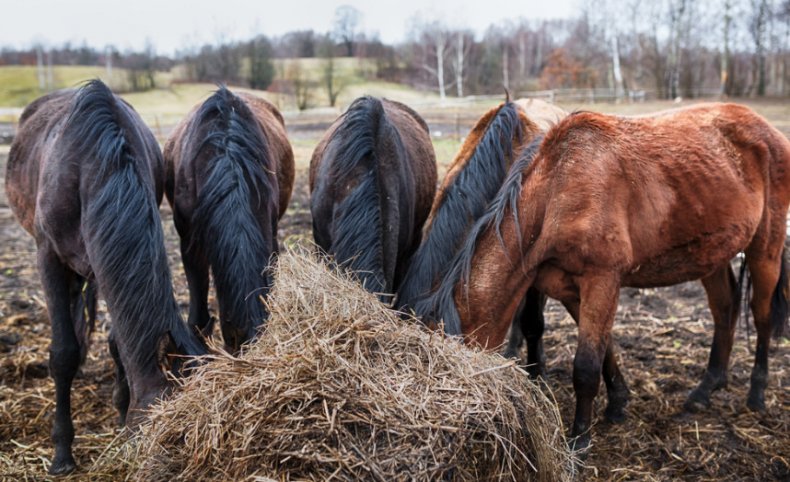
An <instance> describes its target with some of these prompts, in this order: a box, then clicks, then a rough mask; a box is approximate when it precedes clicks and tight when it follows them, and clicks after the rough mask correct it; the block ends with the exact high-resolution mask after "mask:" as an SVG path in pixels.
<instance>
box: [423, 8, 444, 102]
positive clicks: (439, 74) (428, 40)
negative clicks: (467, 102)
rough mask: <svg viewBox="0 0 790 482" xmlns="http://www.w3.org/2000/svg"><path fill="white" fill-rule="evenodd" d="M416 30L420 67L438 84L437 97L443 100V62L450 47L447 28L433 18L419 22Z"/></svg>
mask: <svg viewBox="0 0 790 482" xmlns="http://www.w3.org/2000/svg"><path fill="white" fill-rule="evenodd" d="M416 32H417V36H416V37H417V38H416V42H415V45H416V46H417V48H419V49H421V50H423V55H422V56H421V58H420V62H421V67H422V69H423V70H425V71H426V72H427V73H428V74H429V75H430V76H431V77H432V78H433V79H434V81H435V82H436V85H437V86H438V90H439V98H440V99H441V100H444V99H445V98H446V96H447V94H446V87H447V84H446V82H445V79H444V64H445V62H446V60H447V56H448V53H449V49H450V45H449V40H450V39H449V35H448V32H447V29H446V28H445V27H444V25H442V24H441V23H440V22H439V21H438V20H435V21H433V22H430V23H422V24H419V25H418V27H417V28H416Z"/></svg>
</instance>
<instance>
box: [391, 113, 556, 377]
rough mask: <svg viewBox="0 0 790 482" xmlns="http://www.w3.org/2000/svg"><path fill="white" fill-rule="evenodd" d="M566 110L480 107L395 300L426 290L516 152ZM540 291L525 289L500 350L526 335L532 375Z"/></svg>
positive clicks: (410, 300)
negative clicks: (508, 336) (505, 343)
mask: <svg viewBox="0 0 790 482" xmlns="http://www.w3.org/2000/svg"><path fill="white" fill-rule="evenodd" d="M566 115H567V112H565V111H564V110H562V109H560V108H559V107H556V106H554V105H551V104H548V103H546V102H543V101H541V100H526V99H520V100H516V101H512V102H511V101H510V100H509V99H508V100H506V101H505V102H504V103H502V104H499V105H498V106H496V107H494V108H493V109H491V110H489V111H488V112H486V113H485V114H484V115H483V116H482V117H481V118H480V120H478V121H477V123H476V124H475V126H474V127H473V128H472V131H471V132H470V133H469V135H468V136H467V137H466V139H465V140H464V143H463V145H462V146H461V149H460V151H459V152H458V154H457V155H456V156H455V159H454V160H453V162H452V164H451V165H450V168H449V169H448V171H447V174H446V175H445V177H444V180H443V181H442V184H441V186H440V187H439V191H438V192H437V195H436V198H435V199H434V201H433V206H432V208H431V214H430V216H429V217H428V221H427V222H426V223H425V227H424V228H423V239H422V243H421V244H420V247H419V248H418V249H417V251H416V252H415V253H414V256H413V257H412V260H411V262H410V265H409V269H408V271H407V272H406V275H405V277H404V279H403V282H402V283H401V285H400V287H399V289H398V299H397V302H396V305H397V306H398V307H399V308H400V309H402V310H408V309H409V307H411V306H414V305H415V303H417V302H418V300H420V299H422V298H424V297H426V296H428V295H429V294H430V292H431V291H432V290H433V289H434V288H435V287H436V285H437V283H439V282H440V281H441V279H442V277H443V276H444V274H445V271H446V269H447V267H448V266H449V263H450V261H451V260H452V258H453V256H454V255H455V254H456V253H457V252H458V251H459V250H460V249H461V247H462V246H463V240H464V238H465V237H466V234H467V233H468V231H469V229H470V228H471V227H472V225H473V224H474V222H475V221H476V220H477V219H478V218H480V216H482V215H483V214H484V213H485V210H486V208H487V207H488V205H489V204H490V202H491V201H492V200H493V199H494V197H495V196H496V193H497V192H498V191H499V188H500V187H501V186H502V183H503V182H504V180H505V176H506V174H507V172H508V169H510V166H511V165H512V164H513V162H514V161H515V160H516V159H517V158H518V156H519V155H520V153H521V152H522V151H523V150H524V149H525V148H526V147H527V146H528V145H530V144H531V143H532V142H533V141H535V140H536V139H538V138H540V137H541V136H542V135H543V134H544V133H545V131H547V130H548V129H549V128H550V127H551V126H553V125H554V124H555V123H557V122H558V121H559V120H561V119H562V118H564V117H565V116H566ZM544 305H545V296H541V295H540V294H539V293H538V292H537V291H536V290H534V289H531V290H529V291H528V292H527V295H526V297H525V299H524V306H523V307H522V309H520V310H519V315H517V316H516V317H515V318H514V322H513V329H512V332H511V343H510V345H511V346H510V347H509V349H508V352H507V353H506V356H509V357H512V356H515V355H516V351H517V348H518V345H520V343H521V341H522V340H523V338H524V337H523V335H522V332H523V333H525V334H526V338H527V341H528V345H529V347H528V348H529V349H528V360H527V364H528V365H527V369H528V370H529V371H530V373H531V374H532V375H534V376H537V375H538V374H539V370H540V369H541V368H542V367H543V364H542V363H541V361H542V357H543V355H542V334H543V326H544V322H543V306H544Z"/></svg>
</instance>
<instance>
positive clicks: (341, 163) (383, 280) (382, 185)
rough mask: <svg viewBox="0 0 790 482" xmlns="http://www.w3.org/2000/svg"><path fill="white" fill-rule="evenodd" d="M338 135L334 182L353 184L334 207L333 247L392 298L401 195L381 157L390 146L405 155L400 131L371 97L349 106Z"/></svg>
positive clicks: (342, 260) (375, 290)
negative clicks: (386, 172)
mask: <svg viewBox="0 0 790 482" xmlns="http://www.w3.org/2000/svg"><path fill="white" fill-rule="evenodd" d="M335 139H337V141H336V142H337V144H336V146H335V149H336V156H335V159H334V162H335V167H336V171H335V178H334V180H333V182H334V185H335V186H354V187H353V189H352V190H351V192H349V193H348V194H347V195H346V197H345V198H344V199H343V200H341V201H340V202H339V203H338V204H336V205H335V207H334V211H333V220H334V229H333V232H332V249H331V251H332V253H333V254H334V256H335V259H336V261H337V262H338V263H341V264H345V265H347V266H349V267H350V268H351V269H352V270H353V271H354V272H356V273H357V276H358V277H359V278H360V281H361V282H362V284H363V285H364V286H365V288H366V289H367V290H368V291H371V292H373V293H378V294H379V295H380V297H381V299H382V301H389V297H388V296H387V295H388V294H389V293H391V292H392V290H393V289H394V286H393V284H394V278H395V263H396V260H397V257H398V253H397V244H398V237H399V228H400V222H399V210H400V206H399V200H400V198H401V196H399V195H398V192H397V190H398V182H397V179H396V178H392V179H389V180H388V181H385V177H386V176H384V173H383V172H382V171H383V169H385V167H384V166H383V165H382V164H383V163H382V159H381V157H382V154H383V153H384V152H385V151H386V152H394V153H395V155H396V156H401V155H402V150H403V146H402V144H401V141H400V136H399V134H398V133H397V131H396V130H395V128H394V127H393V126H391V125H390V124H389V122H388V121H387V118H386V114H385V112H384V106H383V105H382V103H381V100H379V99H376V98H374V97H369V96H366V97H360V98H359V99H357V100H355V101H354V103H353V104H351V106H350V107H349V108H348V111H347V112H346V114H345V119H344V122H343V123H342V124H341V126H340V127H339V128H338V130H337V132H336V133H335ZM393 164H397V163H393ZM388 201H389V202H388ZM385 226H386V232H385Z"/></svg>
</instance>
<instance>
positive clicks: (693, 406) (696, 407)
mask: <svg viewBox="0 0 790 482" xmlns="http://www.w3.org/2000/svg"><path fill="white" fill-rule="evenodd" d="M709 407H710V397H709V396H705V395H703V394H701V393H699V392H698V391H697V390H694V391H692V392H691V394H690V395H689V398H688V399H687V400H686V403H684V404H683V408H684V409H685V410H686V411H687V412H691V413H699V412H702V411H705V410H707V409H708V408H709Z"/></svg>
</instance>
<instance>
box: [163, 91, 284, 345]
mask: <svg viewBox="0 0 790 482" xmlns="http://www.w3.org/2000/svg"><path fill="white" fill-rule="evenodd" d="M164 156H165V164H166V166H167V189H166V192H167V199H168V200H169V201H170V204H171V206H172V207H173V220H174V221H175V225H176V229H177V230H178V234H179V235H180V236H181V257H182V260H183V262H184V271H185V272H186V275H187V281H188V283H189V324H190V325H191V326H196V327H198V328H199V329H200V330H201V331H202V332H203V334H204V335H206V336H208V335H209V334H210V333H211V331H212V328H213V325H212V323H211V321H210V318H209V312H208V299H207V298H208V288H209V285H208V279H209V267H211V272H212V274H213V277H214V287H215V289H216V291H217V301H218V303H219V312H220V319H221V323H220V326H221V328H222V337H223V339H224V341H225V345H226V347H227V348H228V350H230V351H232V352H235V351H238V349H239V347H240V346H241V344H242V343H245V342H247V341H249V340H250V339H252V337H253V336H254V335H255V333H256V330H257V329H258V328H259V327H260V326H261V324H263V323H264V321H265V320H266V318H267V316H268V313H267V312H266V309H265V307H264V305H263V303H261V300H260V297H261V296H265V295H266V294H267V293H268V291H269V288H270V287H271V276H270V273H269V270H268V266H269V263H270V261H271V260H272V257H273V256H274V255H275V254H276V253H277V251H278V245H277V221H278V219H279V218H280V217H281V216H282V215H283V214H284V213H285V210H286V208H287V206H288V200H289V199H290V198H291V191H292V189H293V182H294V156H293V151H292V150H291V145H290V143H289V142H288V138H287V137H286V134H285V125H284V123H283V118H282V116H281V115H280V113H279V112H278V111H277V109H276V108H275V107H274V106H273V105H272V104H270V103H269V102H267V101H265V100H263V99H261V98H259V97H256V96H253V95H249V94H244V93H237V94H234V93H232V92H231V91H229V90H228V89H226V88H225V87H220V88H219V90H217V91H216V92H215V93H214V95H212V96H211V97H209V98H208V100H206V101H205V102H204V103H203V104H201V105H200V106H198V107H197V108H195V110H193V111H192V113H191V114H190V115H189V116H187V118H186V119H184V121H182V122H181V123H180V124H179V126H178V127H177V128H176V129H175V131H174V132H173V134H172V135H171V136H170V138H169V139H168V141H167V144H166V145H165V149H164Z"/></svg>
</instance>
